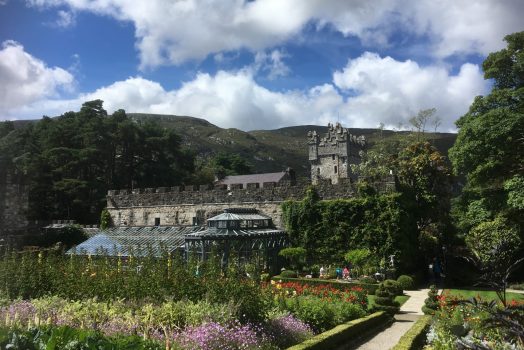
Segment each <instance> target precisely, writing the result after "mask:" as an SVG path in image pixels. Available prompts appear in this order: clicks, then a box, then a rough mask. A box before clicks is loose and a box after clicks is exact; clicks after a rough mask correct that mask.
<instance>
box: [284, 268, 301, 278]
mask: <svg viewBox="0 0 524 350" xmlns="http://www.w3.org/2000/svg"><path fill="white" fill-rule="evenodd" d="M280 277H283V278H297V277H298V275H297V273H296V271H292V270H284V271H282V272H280Z"/></svg>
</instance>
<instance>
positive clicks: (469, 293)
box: [444, 289, 524, 301]
mask: <svg viewBox="0 0 524 350" xmlns="http://www.w3.org/2000/svg"><path fill="white" fill-rule="evenodd" d="M444 291H445V292H446V293H447V294H448V295H453V296H457V297H460V298H462V299H470V298H473V297H478V296H480V297H481V298H482V299H484V300H493V299H495V300H498V297H497V293H495V292H493V291H489V290H475V289H445V290H444ZM506 298H507V300H508V301H511V300H520V301H524V294H519V293H506Z"/></svg>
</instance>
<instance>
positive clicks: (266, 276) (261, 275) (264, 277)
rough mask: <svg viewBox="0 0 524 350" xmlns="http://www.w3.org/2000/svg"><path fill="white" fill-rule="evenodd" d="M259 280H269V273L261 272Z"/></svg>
mask: <svg viewBox="0 0 524 350" xmlns="http://www.w3.org/2000/svg"><path fill="white" fill-rule="evenodd" d="M260 281H262V282H269V281H271V275H270V274H269V273H262V274H260Z"/></svg>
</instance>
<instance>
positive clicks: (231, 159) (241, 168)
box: [211, 152, 252, 179]
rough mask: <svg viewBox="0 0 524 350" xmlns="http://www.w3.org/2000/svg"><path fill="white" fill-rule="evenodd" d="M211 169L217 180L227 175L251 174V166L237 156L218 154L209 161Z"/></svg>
mask: <svg viewBox="0 0 524 350" xmlns="http://www.w3.org/2000/svg"><path fill="white" fill-rule="evenodd" d="M211 167H212V168H213V171H214V173H215V176H217V177H218V178H219V179H222V178H224V177H226V176H229V175H245V174H250V173H251V172H252V169H251V165H250V164H249V163H248V162H247V161H246V160H245V159H244V158H242V157H240V156H239V155H238V154H231V153H225V152H220V153H218V154H217V155H216V156H215V157H214V158H213V159H212V160H211Z"/></svg>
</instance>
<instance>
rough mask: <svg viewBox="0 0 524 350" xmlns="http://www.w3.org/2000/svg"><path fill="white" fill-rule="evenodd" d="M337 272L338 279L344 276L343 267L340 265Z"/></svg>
mask: <svg viewBox="0 0 524 350" xmlns="http://www.w3.org/2000/svg"><path fill="white" fill-rule="evenodd" d="M335 273H336V274H337V280H338V279H341V278H342V269H341V268H340V267H337V269H336V270H335Z"/></svg>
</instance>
